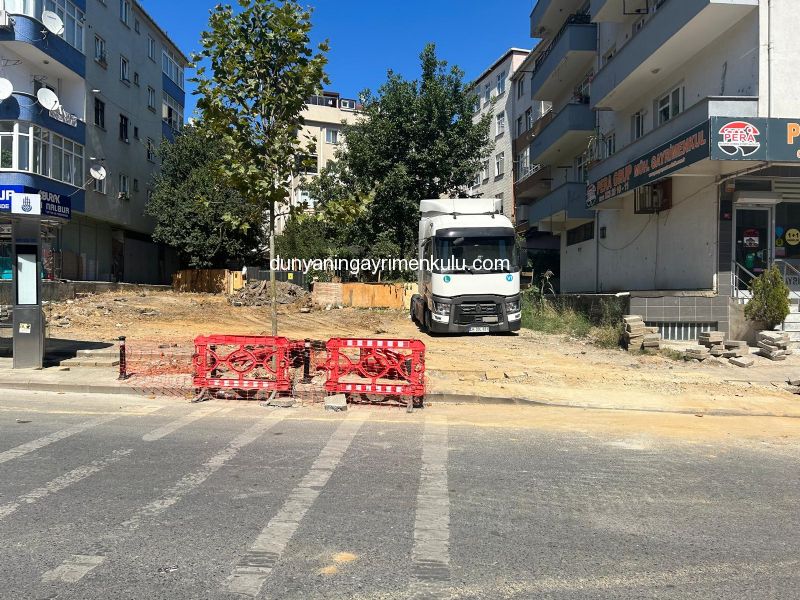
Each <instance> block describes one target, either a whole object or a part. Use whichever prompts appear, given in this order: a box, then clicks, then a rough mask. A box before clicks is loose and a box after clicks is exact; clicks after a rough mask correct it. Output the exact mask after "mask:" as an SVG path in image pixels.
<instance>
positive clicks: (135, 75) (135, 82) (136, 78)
mask: <svg viewBox="0 0 800 600" xmlns="http://www.w3.org/2000/svg"><path fill="white" fill-rule="evenodd" d="M133 85H139V73H137V72H136V71H134V73H133Z"/></svg>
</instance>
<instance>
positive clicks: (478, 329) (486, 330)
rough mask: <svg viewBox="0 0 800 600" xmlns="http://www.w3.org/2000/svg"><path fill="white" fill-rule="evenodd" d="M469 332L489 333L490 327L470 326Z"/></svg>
mask: <svg viewBox="0 0 800 600" xmlns="http://www.w3.org/2000/svg"><path fill="white" fill-rule="evenodd" d="M469 332H470V333H489V328H488V327H470V328H469Z"/></svg>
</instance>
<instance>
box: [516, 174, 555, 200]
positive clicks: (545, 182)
mask: <svg viewBox="0 0 800 600" xmlns="http://www.w3.org/2000/svg"><path fill="white" fill-rule="evenodd" d="M552 181H553V176H552V172H551V170H550V167H545V166H542V165H530V166H529V167H528V169H527V170H526V171H525V172H523V173H521V174H520V175H519V177H518V178H517V180H516V181H515V182H514V197H515V198H516V201H517V204H529V203H530V202H533V201H534V200H536V199H537V198H541V197H543V196H546V195H547V194H549V193H550V183H551V182H552Z"/></svg>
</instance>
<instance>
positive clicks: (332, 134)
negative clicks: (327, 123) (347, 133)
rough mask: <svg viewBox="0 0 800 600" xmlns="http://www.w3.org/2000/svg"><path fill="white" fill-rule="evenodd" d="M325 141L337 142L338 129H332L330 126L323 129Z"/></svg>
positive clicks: (329, 142)
mask: <svg viewBox="0 0 800 600" xmlns="http://www.w3.org/2000/svg"><path fill="white" fill-rule="evenodd" d="M325 142H326V143H328V144H338V143H339V130H338V129H333V128H332V127H328V128H327V129H326V130H325Z"/></svg>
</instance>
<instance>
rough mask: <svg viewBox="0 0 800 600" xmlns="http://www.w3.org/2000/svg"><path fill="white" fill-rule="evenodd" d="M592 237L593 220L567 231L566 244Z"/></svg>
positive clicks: (571, 244) (586, 240) (572, 244)
mask: <svg viewBox="0 0 800 600" xmlns="http://www.w3.org/2000/svg"><path fill="white" fill-rule="evenodd" d="M593 239H594V221H592V222H591V223H585V224H584V225H580V226H578V227H575V228H574V229H570V230H569V231H567V246H574V245H575V244H580V243H582V242H588V241H589V240H593Z"/></svg>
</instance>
